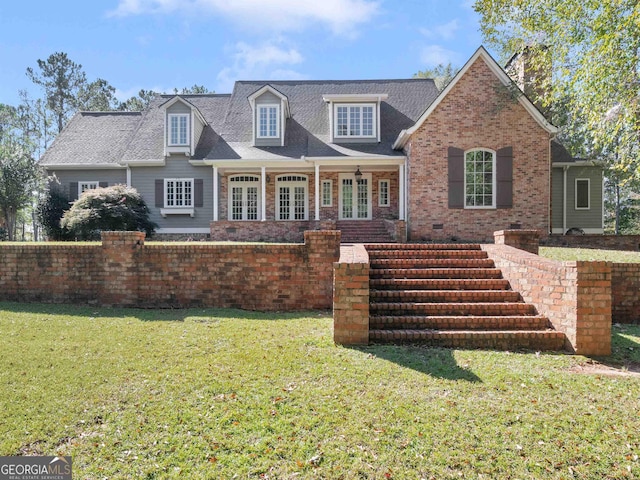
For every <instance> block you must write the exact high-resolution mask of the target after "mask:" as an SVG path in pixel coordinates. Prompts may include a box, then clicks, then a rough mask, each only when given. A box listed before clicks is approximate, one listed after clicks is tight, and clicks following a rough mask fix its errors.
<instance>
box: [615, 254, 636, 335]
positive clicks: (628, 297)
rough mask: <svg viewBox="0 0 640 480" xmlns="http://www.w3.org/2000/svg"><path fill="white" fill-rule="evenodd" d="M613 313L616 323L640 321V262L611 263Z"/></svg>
mask: <svg viewBox="0 0 640 480" xmlns="http://www.w3.org/2000/svg"><path fill="white" fill-rule="evenodd" d="M611 293H612V299H611V313H612V317H613V321H614V322H616V323H640V263H613V264H611Z"/></svg>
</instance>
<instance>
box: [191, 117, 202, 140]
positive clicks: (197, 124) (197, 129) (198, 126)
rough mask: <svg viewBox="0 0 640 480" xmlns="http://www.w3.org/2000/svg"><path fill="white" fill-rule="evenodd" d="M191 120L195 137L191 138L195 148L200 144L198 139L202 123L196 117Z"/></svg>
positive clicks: (200, 134)
mask: <svg viewBox="0 0 640 480" xmlns="http://www.w3.org/2000/svg"><path fill="white" fill-rule="evenodd" d="M193 118H194V126H193V129H194V133H195V136H194V137H193V138H195V146H197V145H198V142H200V137H201V136H202V130H204V123H202V121H200V119H199V118H198V116H197V115H194V116H193Z"/></svg>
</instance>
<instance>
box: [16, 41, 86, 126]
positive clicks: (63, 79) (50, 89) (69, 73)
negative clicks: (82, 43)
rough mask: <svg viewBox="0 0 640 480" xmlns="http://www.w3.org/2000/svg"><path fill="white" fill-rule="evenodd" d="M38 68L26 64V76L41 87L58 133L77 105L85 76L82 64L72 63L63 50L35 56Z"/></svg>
mask: <svg viewBox="0 0 640 480" xmlns="http://www.w3.org/2000/svg"><path fill="white" fill-rule="evenodd" d="M38 68H39V71H34V70H33V69H32V68H31V67H29V68H27V77H29V79H30V80H31V81H32V82H33V83H35V84H36V85H40V86H41V87H42V88H44V91H45V97H46V100H47V107H48V108H49V109H50V110H51V111H52V112H53V114H54V116H55V118H56V122H57V126H58V133H60V132H61V131H62V129H63V128H64V126H65V124H66V122H67V120H68V119H69V117H70V116H71V114H72V113H73V112H75V111H76V109H77V107H78V97H79V93H80V91H81V89H82V88H83V87H85V86H86V83H87V77H86V75H85V73H84V71H83V70H82V65H80V64H79V63H75V62H73V61H72V60H70V59H69V57H67V54H66V53H64V52H56V53H53V54H51V55H50V56H49V57H48V58H47V59H46V60H38Z"/></svg>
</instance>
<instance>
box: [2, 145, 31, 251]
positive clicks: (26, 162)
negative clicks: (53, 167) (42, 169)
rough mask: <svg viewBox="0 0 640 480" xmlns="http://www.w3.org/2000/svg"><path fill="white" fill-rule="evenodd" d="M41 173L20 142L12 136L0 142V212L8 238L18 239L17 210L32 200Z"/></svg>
mask: <svg viewBox="0 0 640 480" xmlns="http://www.w3.org/2000/svg"><path fill="white" fill-rule="evenodd" d="M38 177H39V169H38V165H37V162H36V161H35V159H34V158H33V157H32V156H31V154H30V152H29V151H28V150H27V149H25V148H24V146H23V145H21V144H20V142H17V141H15V140H13V139H11V138H9V139H7V138H5V139H4V140H2V142H0V212H2V215H3V216H4V219H5V223H6V230H7V235H8V238H9V240H14V239H15V233H16V218H17V215H18V212H19V211H20V209H21V208H23V207H25V206H27V205H29V204H30V202H31V198H32V193H31V192H32V191H33V189H34V188H35V186H36V183H37V181H38Z"/></svg>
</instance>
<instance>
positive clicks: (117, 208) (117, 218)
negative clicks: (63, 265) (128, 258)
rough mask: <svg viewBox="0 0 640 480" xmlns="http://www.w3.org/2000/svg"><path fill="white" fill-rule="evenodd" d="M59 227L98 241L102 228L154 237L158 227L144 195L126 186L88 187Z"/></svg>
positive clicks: (77, 236)
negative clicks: (140, 232) (137, 232)
mask: <svg viewBox="0 0 640 480" xmlns="http://www.w3.org/2000/svg"><path fill="white" fill-rule="evenodd" d="M60 226H61V227H62V228H66V229H67V230H68V231H69V232H70V233H71V234H72V235H73V236H74V237H75V238H78V239H79V240H97V239H99V238H100V232H101V231H103V230H104V231H114V230H118V231H129V230H137V231H143V232H146V234H147V236H151V235H152V234H153V232H154V230H155V228H156V225H155V224H154V223H153V222H152V221H151V220H150V219H149V208H148V207H147V205H146V203H145V202H144V200H143V198H142V196H141V195H140V194H139V193H138V192H137V191H136V189H135V188H131V187H127V186H125V185H114V186H113V187H107V188H97V189H94V190H86V191H85V192H84V193H83V194H82V195H81V196H80V198H79V199H78V200H77V201H76V202H75V203H74V204H73V205H72V206H71V208H70V209H69V210H68V211H67V212H65V214H64V216H63V217H62V221H61V222H60Z"/></svg>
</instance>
